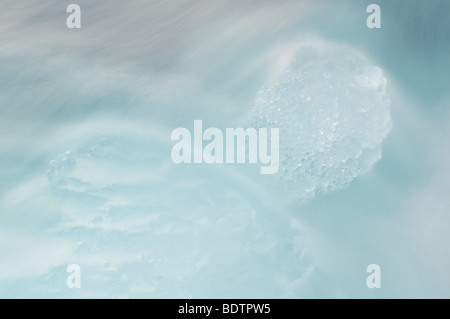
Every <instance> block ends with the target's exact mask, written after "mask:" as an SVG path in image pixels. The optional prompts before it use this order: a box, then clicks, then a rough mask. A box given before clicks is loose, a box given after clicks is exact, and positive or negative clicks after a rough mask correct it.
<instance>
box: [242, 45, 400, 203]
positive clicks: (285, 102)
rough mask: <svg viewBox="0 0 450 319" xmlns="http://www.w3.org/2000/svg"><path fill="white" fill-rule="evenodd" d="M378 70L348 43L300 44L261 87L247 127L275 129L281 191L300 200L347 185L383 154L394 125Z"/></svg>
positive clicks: (278, 181) (380, 72)
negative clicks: (284, 68)
mask: <svg viewBox="0 0 450 319" xmlns="http://www.w3.org/2000/svg"><path fill="white" fill-rule="evenodd" d="M386 82H387V80H386V78H385V77H384V76H383V73H382V70H381V69H380V68H379V67H377V66H374V65H373V64H372V63H371V62H370V61H369V60H368V59H367V58H365V57H364V56H362V55H361V54H359V53H358V52H356V51H355V50H353V49H350V48H346V47H343V46H337V45H333V44H326V43H325V44H324V43H321V44H320V45H317V46H316V45H305V46H302V47H300V48H299V49H298V51H297V53H296V54H295V57H294V59H293V61H292V63H291V66H290V67H289V69H288V70H287V71H285V72H284V73H283V74H282V75H281V76H280V78H279V80H278V82H277V83H276V84H274V85H273V86H266V87H263V88H261V90H260V91H259V92H258V94H257V98H256V102H255V105H254V107H253V109H252V110H251V115H250V123H249V124H250V126H253V127H278V128H279V129H280V170H279V172H278V174H276V175H274V176H273V177H272V176H270V177H262V178H265V179H269V180H270V183H273V179H274V178H275V179H277V183H276V184H277V185H278V188H277V189H278V190H281V192H282V193H284V194H288V195H289V196H290V197H291V198H292V199H305V198H311V197H313V196H315V194H317V193H325V192H329V191H332V190H335V189H339V188H342V187H344V186H346V185H347V184H348V183H349V182H350V181H352V180H353V179H354V178H355V177H357V176H358V175H359V174H361V173H363V172H365V171H367V170H368V169H370V168H371V167H372V165H373V164H374V163H375V162H376V161H377V160H379V159H380V158H381V147H380V145H381V142H382V141H383V139H384V138H385V136H386V135H387V134H388V132H389V130H390V127H391V118H390V115H389V105H390V100H389V96H388V94H387V92H386Z"/></svg>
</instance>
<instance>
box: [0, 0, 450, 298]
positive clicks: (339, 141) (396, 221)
mask: <svg viewBox="0 0 450 319" xmlns="http://www.w3.org/2000/svg"><path fill="white" fill-rule="evenodd" d="M77 3H78V4H79V5H80V7H81V10H82V11H81V12H82V27H81V29H73V30H69V29H67V27H66V24H65V22H66V17H67V15H68V14H67V13H66V8H65V5H64V4H61V3H60V1H56V0H52V1H29V0H24V1H20V3H19V2H17V1H12V0H3V1H2V3H1V4H0V35H1V36H0V70H1V71H0V174H1V175H0V176H1V179H0V296H1V297H56V298H60V297H68V298H72V297H74V298H76V297H86V298H91V297H92V298H98V297H100V298H105V297H107V298H108V297H112V298H122V297H129V298H141V297H146V298H228V297H229V298H259V297H263V298H315V297H320V298H342V297H343V298H352V297H353V298H355V297H356V298H380V297H381V298H386V297H400V298H405V297H447V298H448V297H449V296H450V275H449V272H448V269H449V267H450V250H449V249H448V246H449V245H450V232H449V229H450V212H449V208H448V207H450V200H449V197H448V194H447V193H448V191H447V190H448V188H449V187H450V182H449V181H450V164H449V163H450V153H449V151H448V150H449V146H450V143H449V140H450V139H449V137H450V129H449V127H448V125H447V124H448V123H449V120H450V116H449V115H450V110H449V107H450V93H449V92H450V81H449V72H450V44H449V43H450V41H449V40H450V2H449V1H446V0H435V1H406V0H396V1H384V0H378V1H377V2H376V3H378V4H379V5H380V7H381V23H382V25H381V28H380V29H369V28H368V27H367V26H366V19H367V17H368V15H369V13H367V12H366V7H367V6H368V5H369V4H370V3H372V2H370V1H356V0H354V1H352V0H347V1H339V2H338V1H331V0H330V1H326V0H320V1H312V0H311V1H306V0H305V1H301V0H297V1H288V0H287V1H274V0H264V1H256V0H244V1H231V0H217V1H206V0H201V1H187V0H176V1H170V2H169V1H156V0H155V1H153V0H152V1H148V2H144V1H138V0H130V1H127V2H126V4H125V3H124V2H123V1H118V0H112V1H96V2H95V3H92V2H91V1H85V0H79V1H78V2H77ZM196 119H201V120H202V121H203V125H204V126H205V128H206V127H217V128H220V129H223V130H225V129H226V128H237V127H247V126H252V127H277V128H279V129H280V167H279V171H278V172H277V174H273V175H260V174H259V166H258V165H257V166H254V165H248V164H191V165H188V164H186V165H184V164H181V165H177V164H174V163H173V162H172V159H171V156H170V154H171V149H172V146H173V144H174V142H173V141H171V138H170V136H171V132H172V130H173V129H175V128H177V127H185V128H188V129H190V130H192V129H193V123H194V120H196ZM69 264H77V265H79V266H80V268H81V288H80V289H69V288H68V287H67V285H66V279H67V277H68V275H69V273H67V272H66V267H67V266H68V265H69ZM369 264H378V265H380V267H381V274H382V275H381V278H382V279H381V282H382V286H381V289H369V288H368V287H367V286H366V278H367V276H368V275H369V274H368V273H367V272H366V267H367V265H369Z"/></svg>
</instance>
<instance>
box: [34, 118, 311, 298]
mask: <svg viewBox="0 0 450 319" xmlns="http://www.w3.org/2000/svg"><path fill="white" fill-rule="evenodd" d="M114 130H116V131H118V133H117V134H104V135H103V134H102V135H103V136H102V137H99V136H95V135H91V134H90V136H85V137H79V138H78V140H82V141H83V143H80V145H78V146H77V147H75V148H72V149H69V150H67V151H63V152H61V153H60V154H59V155H58V156H56V157H55V159H54V160H52V161H51V162H50V165H49V169H48V172H47V180H48V185H49V188H50V193H51V196H52V197H55V199H56V201H58V202H59V205H58V207H59V208H58V210H59V214H60V215H62V220H61V221H60V223H59V224H58V226H57V229H56V231H55V236H56V237H57V238H59V240H60V241H64V242H68V243H71V244H69V245H67V243H66V244H65V246H66V247H67V246H68V249H70V253H69V254H70V258H67V259H64V260H61V261H60V263H59V264H58V263H54V264H55V267H54V268H53V269H50V270H49V271H48V272H47V273H46V275H45V277H44V278H38V279H37V280H38V283H36V284H41V285H42V284H43V285H44V286H45V288H46V289H47V290H46V291H53V292H54V295H53V294H51V293H50V296H64V297H70V296H84V297H86V296H96V297H132V298H139V297H160V298H161V297H166V298H174V297H178V298H181V297H199V298H200V297H202V298H206V297H230V298H231V297H236V296H240V297H248V298H250V297H264V296H265V297H268V296H269V297H279V296H284V297H293V296H299V295H301V289H302V287H303V285H304V281H305V280H307V278H308V277H309V276H310V274H311V272H312V271H313V266H312V264H311V260H309V257H308V256H307V248H306V245H305V239H304V238H303V236H304V234H303V230H302V227H303V226H302V225H300V224H299V223H298V222H293V221H291V220H290V219H289V218H287V217H286V216H280V214H277V212H276V211H273V210H272V209H270V208H268V207H263V206H262V205H261V203H260V201H259V196H257V195H255V194H253V193H252V190H251V189H250V190H248V189H246V188H245V187H244V186H243V185H240V183H239V182H238V181H235V180H233V179H229V178H228V177H227V176H228V175H229V174H228V173H227V172H228V171H227V168H226V167H224V171H221V170H220V169H217V168H218V167H211V169H208V167H207V166H180V165H175V164H173V163H172V162H171V161H170V156H168V155H167V154H170V146H171V145H170V144H167V139H166V140H164V139H161V140H160V139H158V138H157V137H156V136H154V135H152V134H147V135H146V134H144V133H143V131H144V130H139V131H136V132H129V131H125V130H120V128H118V126H116V127H115V128H114ZM164 137H166V136H165V135H164ZM279 234H283V236H279ZM71 246H72V247H71ZM69 247H71V248H69ZM66 263H79V264H80V265H81V266H82V271H83V289H80V290H78V291H73V290H70V289H67V288H66V287H65V286H64V285H61V282H63V283H64V278H59V277H61V275H60V274H65V269H64V266H63V265H64V264H66ZM268 274H270V276H268ZM58 276H59V277H58Z"/></svg>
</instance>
